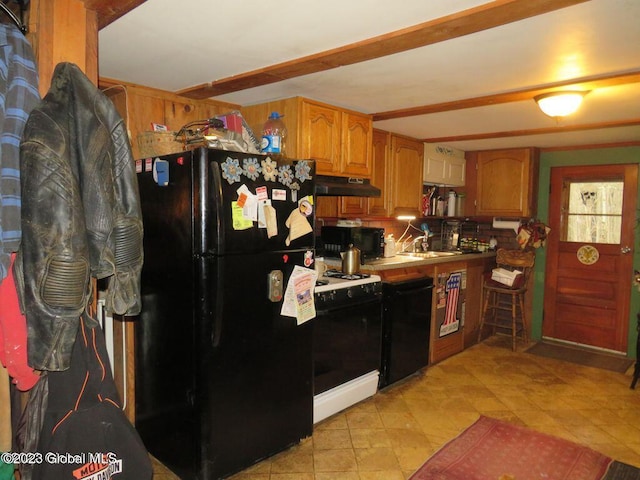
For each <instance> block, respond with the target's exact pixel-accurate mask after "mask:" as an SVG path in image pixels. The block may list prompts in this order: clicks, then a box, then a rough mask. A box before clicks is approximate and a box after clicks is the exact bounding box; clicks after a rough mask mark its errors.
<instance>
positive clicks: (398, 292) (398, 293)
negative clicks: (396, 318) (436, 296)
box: [395, 285, 433, 297]
mask: <svg viewBox="0 0 640 480" xmlns="http://www.w3.org/2000/svg"><path fill="white" fill-rule="evenodd" d="M427 290H433V285H427V286H426V287H420V288H411V289H409V290H396V291H395V295H396V296H397V297H406V296H409V295H415V294H416V293H421V292H426V291H427Z"/></svg>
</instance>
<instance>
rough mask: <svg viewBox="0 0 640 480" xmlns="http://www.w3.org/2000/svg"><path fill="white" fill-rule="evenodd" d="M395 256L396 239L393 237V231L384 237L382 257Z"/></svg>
mask: <svg viewBox="0 0 640 480" xmlns="http://www.w3.org/2000/svg"><path fill="white" fill-rule="evenodd" d="M395 256H396V241H395V239H394V238H393V233H390V234H389V236H388V237H387V238H385V239H384V258H389V257H395Z"/></svg>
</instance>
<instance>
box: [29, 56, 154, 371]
mask: <svg viewBox="0 0 640 480" xmlns="http://www.w3.org/2000/svg"><path fill="white" fill-rule="evenodd" d="M20 155H21V168H22V179H21V186H22V244H21V247H20V251H19V255H20V257H21V262H20V261H16V278H17V282H18V284H19V285H20V286H21V288H18V290H19V291H21V290H22V292H21V293H22V296H21V305H22V308H23V309H24V312H25V316H26V318H27V330H28V360H29V365H30V366H31V367H32V368H35V369H38V370H54V371H57V370H65V369H67V368H68V367H69V364H70V357H71V351H72V347H73V344H74V341H75V338H76V332H77V330H78V325H79V318H80V315H81V314H82V312H83V311H84V310H85V307H87V304H88V303H89V302H91V301H92V295H91V292H92V290H91V282H90V279H91V277H95V278H97V279H102V278H107V277H108V289H107V302H106V308H107V310H108V311H109V312H113V313H116V314H119V315H137V314H139V313H140V307H141V299H140V271H141V268H142V261H143V250H142V235H143V228H142V216H141V211H140V199H139V194H138V184H137V179H136V174H135V168H134V162H133V157H132V154H131V147H130V144H129V139H128V137H127V130H126V128H125V126H124V122H123V121H122V118H121V117H120V115H119V114H118V112H117V111H116V109H115V107H114V105H113V103H112V102H111V101H110V100H109V99H108V98H107V97H106V96H105V95H104V94H103V93H102V92H101V91H100V90H98V89H97V88H96V87H95V86H94V85H93V84H92V83H91V81H90V80H89V79H88V78H87V77H86V76H85V75H84V73H83V72H82V71H81V70H80V69H79V68H78V67H77V66H76V65H74V64H71V63H60V64H58V65H57V66H56V69H55V71H54V74H53V78H52V80H51V88H50V89H49V92H48V93H47V95H46V96H45V97H44V98H43V100H42V102H41V103H40V104H39V105H38V106H37V107H36V108H35V109H34V110H33V111H32V112H31V115H30V116H29V119H28V121H27V124H26V126H25V130H24V135H23V140H22V143H21V146H20Z"/></svg>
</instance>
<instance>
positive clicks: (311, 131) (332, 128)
mask: <svg viewBox="0 0 640 480" xmlns="http://www.w3.org/2000/svg"><path fill="white" fill-rule="evenodd" d="M270 112H279V113H281V114H284V122H285V124H286V126H287V147H286V155H287V156H288V157H291V158H311V159H314V160H315V161H316V173H318V174H321V175H338V176H344V177H365V178H369V177H370V176H371V135H372V131H373V127H372V119H371V116H370V115H367V114H363V113H358V112H353V111H349V110H345V109H341V108H338V107H334V106H332V105H327V104H325V103H321V102H316V101H315V100H310V99H307V98H302V97H293V98H287V99H283V100H276V101H273V102H267V103H262V104H258V105H250V106H247V107H243V108H242V115H243V116H244V118H245V120H246V122H247V123H248V124H249V126H250V127H251V128H252V129H253V131H254V133H255V134H256V136H260V134H261V131H262V124H263V123H264V122H265V121H266V119H267V117H268V115H269V113H270Z"/></svg>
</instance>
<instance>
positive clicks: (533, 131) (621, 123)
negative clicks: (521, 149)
mask: <svg viewBox="0 0 640 480" xmlns="http://www.w3.org/2000/svg"><path fill="white" fill-rule="evenodd" d="M635 125H640V118H633V119H630V120H617V121H612V122H598V123H586V124H583V125H565V126H562V125H559V126H556V127H545V128H530V129H527V130H508V131H504V132H489V133H475V134H470V135H454V136H451V137H435V138H423V139H421V140H420V141H422V142H427V143H443V142H462V141H467V140H487V139H491V138H506V137H526V136H529V135H544V134H547V133H565V132H577V131H581V130H598V129H602V128H619V127H633V126H635Z"/></svg>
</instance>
